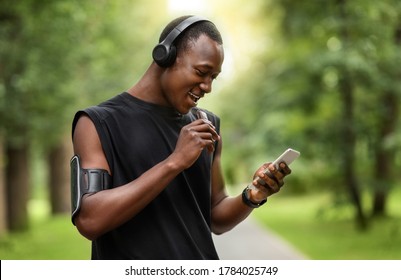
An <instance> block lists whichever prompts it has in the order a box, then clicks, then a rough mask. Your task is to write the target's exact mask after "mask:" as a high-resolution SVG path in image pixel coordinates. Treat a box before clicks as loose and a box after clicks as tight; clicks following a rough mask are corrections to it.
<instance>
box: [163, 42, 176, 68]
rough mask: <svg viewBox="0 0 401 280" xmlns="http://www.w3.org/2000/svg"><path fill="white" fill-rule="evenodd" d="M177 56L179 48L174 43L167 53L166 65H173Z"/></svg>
mask: <svg viewBox="0 0 401 280" xmlns="http://www.w3.org/2000/svg"><path fill="white" fill-rule="evenodd" d="M176 57H177V48H176V47H175V46H174V45H172V46H171V47H170V51H169V52H168V54H167V59H166V63H165V65H166V66H165V67H169V66H171V65H173V64H174V61H175V58H176Z"/></svg>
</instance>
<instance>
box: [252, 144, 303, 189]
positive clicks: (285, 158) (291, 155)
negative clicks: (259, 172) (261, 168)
mask: <svg viewBox="0 0 401 280" xmlns="http://www.w3.org/2000/svg"><path fill="white" fill-rule="evenodd" d="M300 155H301V153H300V152H298V151H296V150H294V149H291V148H289V149H287V150H285V151H284V153H282V154H281V155H280V156H279V157H278V158H276V160H275V161H273V163H272V164H273V165H274V166H275V167H276V169H279V168H280V167H279V166H278V165H279V164H280V163H281V162H285V163H286V164H287V165H290V164H291V163H292V162H293V161H294V160H295V159H296V158H297V157H299V156H300ZM268 171H269V170H268V169H266V172H265V173H268ZM258 181H259V183H260V184H262V185H264V184H265V181H263V180H261V179H260V178H258Z"/></svg>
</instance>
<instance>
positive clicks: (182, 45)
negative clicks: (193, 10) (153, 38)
mask: <svg viewBox="0 0 401 280" xmlns="http://www.w3.org/2000/svg"><path fill="white" fill-rule="evenodd" d="M190 17H191V15H188V16H181V17H178V18H176V19H174V20H172V21H171V22H170V23H169V24H167V25H166V27H165V28H164V29H163V31H162V33H161V34H160V38H159V43H160V42H162V41H163V40H164V39H165V38H166V37H167V35H168V34H169V33H170V32H171V31H172V30H173V29H174V28H175V27H176V26H178V25H179V24H180V23H181V22H183V21H184V20H186V19H187V18H190ZM202 34H205V35H206V36H208V37H209V38H210V39H212V40H213V41H215V42H217V43H218V44H220V45H222V44H223V39H222V37H221V34H220V31H219V30H218V29H217V27H216V26H215V25H214V24H213V23H212V22H210V21H199V22H196V23H194V24H192V25H191V26H189V27H188V28H186V29H185V30H184V31H183V32H182V33H181V34H180V35H179V36H178V37H177V38H176V39H175V40H174V43H173V44H174V46H175V47H176V49H177V53H179V52H180V51H182V50H184V51H185V50H187V49H188V46H189V42H191V41H192V42H195V41H196V40H197V39H198V38H199V37H200V35H202Z"/></svg>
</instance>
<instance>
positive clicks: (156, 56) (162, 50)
mask: <svg viewBox="0 0 401 280" xmlns="http://www.w3.org/2000/svg"><path fill="white" fill-rule="evenodd" d="M167 56H168V50H167V47H166V46H165V45H163V44H158V45H157V46H156V47H154V49H153V52H152V57H153V60H154V61H155V62H156V63H157V64H158V65H159V66H162V65H163V64H164V63H163V62H164V61H165V60H166V58H167ZM162 67H163V66H162Z"/></svg>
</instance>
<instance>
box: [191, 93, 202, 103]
mask: <svg viewBox="0 0 401 280" xmlns="http://www.w3.org/2000/svg"><path fill="white" fill-rule="evenodd" d="M188 94H189V96H191V98H192V100H193V101H194V102H195V104H198V101H199V99H201V98H202V97H201V96H197V95H195V94H193V93H192V92H190V91H189V92H188Z"/></svg>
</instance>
